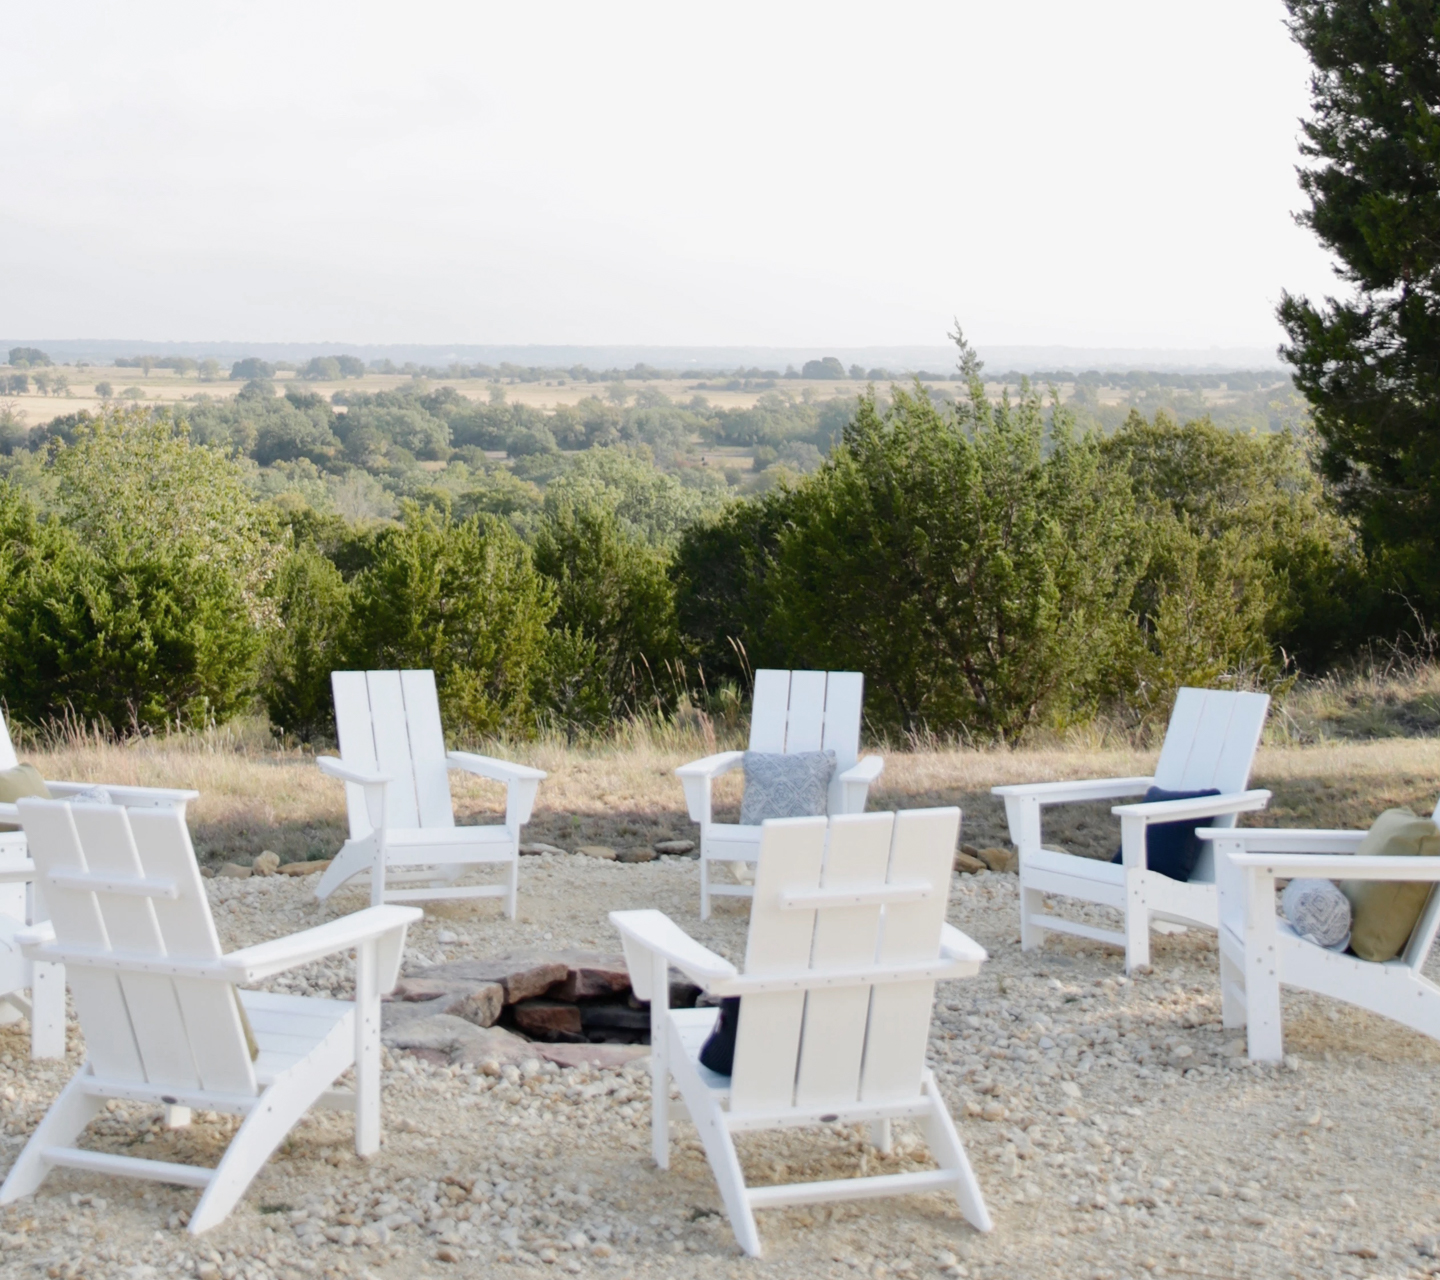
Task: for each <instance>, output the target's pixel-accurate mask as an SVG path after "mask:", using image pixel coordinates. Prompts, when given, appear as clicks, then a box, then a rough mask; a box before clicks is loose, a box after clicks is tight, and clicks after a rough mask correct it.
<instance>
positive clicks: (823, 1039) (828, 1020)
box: [795, 813, 895, 1106]
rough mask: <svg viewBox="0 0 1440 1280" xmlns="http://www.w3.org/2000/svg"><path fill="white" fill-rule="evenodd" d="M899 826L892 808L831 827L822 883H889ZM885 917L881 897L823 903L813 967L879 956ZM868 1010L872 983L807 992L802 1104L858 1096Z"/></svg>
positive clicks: (848, 965)
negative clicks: (873, 901)
mask: <svg viewBox="0 0 1440 1280" xmlns="http://www.w3.org/2000/svg"><path fill="white" fill-rule="evenodd" d="M894 827H895V815H894V814H893V813H867V814H865V815H864V816H863V818H861V819H860V820H859V821H857V822H846V823H842V824H839V825H837V826H834V827H832V828H831V829H830V841H829V847H828V848H827V849H826V851H825V872H824V878H823V887H824V888H826V889H845V888H847V887H851V886H854V887H859V886H861V885H865V886H870V885H876V884H883V883H884V882H885V873H886V869H887V867H888V864H889V862H890V843H891V838H892V836H893V834H894ZM880 919H881V909H880V907H879V906H878V905H876V906H865V907H827V908H823V909H822V910H820V911H817V912H816V913H815V945H814V948H813V951H812V954H811V959H810V966H811V968H813V969H815V970H817V971H824V970H826V969H859V968H863V967H864V966H866V965H869V964H873V963H874V962H875V955H876V949H877V947H878V945H879V942H880ZM869 1014H870V988H869V987H865V986H853V987H837V988H833V989H830V990H825V989H823V988H822V989H820V990H815V991H811V992H810V993H809V996H808V998H807V1000H806V1002H805V1037H804V1042H803V1044H802V1045H801V1049H800V1067H799V1072H798V1076H797V1079H796V1085H795V1101H796V1102H797V1103H798V1104H799V1105H801V1106H826V1105H831V1104H833V1105H835V1106H844V1105H846V1104H853V1103H854V1102H855V1100H856V1098H857V1097H858V1096H859V1090H860V1068H861V1066H862V1064H863V1062H864V1059H865V1026H866V1023H867V1021H868V1020H869Z"/></svg>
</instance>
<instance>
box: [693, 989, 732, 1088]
mask: <svg viewBox="0 0 1440 1280" xmlns="http://www.w3.org/2000/svg"><path fill="white" fill-rule="evenodd" d="M739 1029H740V997H739V996H726V997H724V999H722V1000H721V1001H720V1016H719V1017H718V1018H716V1019H715V1029H714V1030H713V1031H712V1032H711V1033H710V1034H709V1035H708V1036H707V1037H706V1039H705V1043H704V1044H703V1045H701V1047H700V1063H701V1065H702V1066H706V1067H709V1068H710V1070H711V1071H713V1072H715V1073H716V1074H717V1075H722V1076H728V1075H729V1074H730V1073H731V1071H732V1070H733V1069H734V1067H735V1033H736V1032H737V1031H738V1030H739Z"/></svg>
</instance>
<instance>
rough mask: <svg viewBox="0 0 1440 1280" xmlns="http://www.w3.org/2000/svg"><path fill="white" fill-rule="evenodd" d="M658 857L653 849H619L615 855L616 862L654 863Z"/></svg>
mask: <svg viewBox="0 0 1440 1280" xmlns="http://www.w3.org/2000/svg"><path fill="white" fill-rule="evenodd" d="M659 856H660V855H659V854H658V853H656V852H655V850H654V849H646V848H644V847H641V848H639V849H621V850H620V852H619V853H617V854H616V855H615V861H616V862H654V861H655V859H656V858H658V857H659Z"/></svg>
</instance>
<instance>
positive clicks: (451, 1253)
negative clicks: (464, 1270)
mask: <svg viewBox="0 0 1440 1280" xmlns="http://www.w3.org/2000/svg"><path fill="white" fill-rule="evenodd" d="M460 1258H461V1254H460V1251H459V1250H458V1249H452V1248H451V1247H450V1246H449V1245H448V1244H442V1245H441V1246H440V1247H439V1248H438V1249H436V1250H435V1261H436V1262H459V1261H460Z"/></svg>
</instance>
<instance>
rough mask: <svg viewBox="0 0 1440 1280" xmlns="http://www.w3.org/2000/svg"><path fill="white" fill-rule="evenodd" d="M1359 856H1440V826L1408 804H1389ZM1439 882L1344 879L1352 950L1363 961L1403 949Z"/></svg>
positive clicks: (1388, 956)
mask: <svg viewBox="0 0 1440 1280" xmlns="http://www.w3.org/2000/svg"><path fill="white" fill-rule="evenodd" d="M1355 856H1356V857H1386V858H1396V857H1412V858H1420V857H1425V858H1433V857H1436V856H1440V828H1437V827H1436V825H1435V823H1434V822H1432V821H1431V820H1430V819H1429V818H1418V817H1416V816H1415V814H1413V813H1411V812H1410V810H1409V809H1386V810H1385V812H1384V813H1382V814H1381V815H1380V816H1379V817H1378V818H1376V819H1375V825H1374V826H1372V827H1371V828H1370V830H1369V831H1368V832H1366V833H1365V838H1364V839H1363V840H1362V841H1361V842H1360V847H1359V848H1358V849H1356V850H1355ZM1432 888H1434V883H1433V882H1432V881H1427V880H1342V881H1341V882H1340V890H1341V892H1342V893H1344V895H1345V896H1346V897H1347V898H1349V899H1350V909H1351V912H1352V922H1351V926H1350V950H1351V951H1353V952H1354V953H1355V954H1356V955H1357V956H1359V957H1360V959H1362V960H1373V961H1376V962H1383V961H1386V960H1393V959H1394V958H1395V957H1396V956H1398V955H1399V954H1400V952H1401V951H1403V950H1404V948H1405V944H1406V943H1407V942H1408V941H1409V940H1410V934H1411V932H1412V931H1413V930H1414V928H1415V922H1416V921H1417V920H1419V919H1420V913H1421V912H1422V911H1424V910H1425V903H1426V901H1427V900H1428V899H1429V897H1430V890H1431V889H1432Z"/></svg>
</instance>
